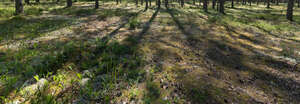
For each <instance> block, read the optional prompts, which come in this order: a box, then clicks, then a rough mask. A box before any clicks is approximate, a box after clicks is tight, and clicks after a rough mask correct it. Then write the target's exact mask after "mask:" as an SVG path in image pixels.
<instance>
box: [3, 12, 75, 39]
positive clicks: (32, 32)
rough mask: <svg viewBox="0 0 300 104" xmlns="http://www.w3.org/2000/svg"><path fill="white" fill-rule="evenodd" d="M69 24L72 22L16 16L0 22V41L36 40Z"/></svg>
mask: <svg viewBox="0 0 300 104" xmlns="http://www.w3.org/2000/svg"><path fill="white" fill-rule="evenodd" d="M71 23H72V20H66V19H54V18H40V19H27V18H26V17H23V16H16V17H13V18H11V19H9V20H6V21H3V22H0V28H1V30H0V37H1V39H2V40H4V39H5V40H10V39H26V38H36V37H39V36H42V35H43V34H44V33H47V32H50V31H54V30H56V29H59V28H63V27H65V26H68V25H70V24H71Z"/></svg>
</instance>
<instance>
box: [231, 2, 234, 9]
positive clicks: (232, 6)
mask: <svg viewBox="0 0 300 104" xmlns="http://www.w3.org/2000/svg"><path fill="white" fill-rule="evenodd" d="M231 8H234V2H233V0H231Z"/></svg>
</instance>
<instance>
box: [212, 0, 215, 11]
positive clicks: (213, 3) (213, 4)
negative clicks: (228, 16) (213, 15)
mask: <svg viewBox="0 0 300 104" xmlns="http://www.w3.org/2000/svg"><path fill="white" fill-rule="evenodd" d="M215 6H216V0H212V8H213V9H215Z"/></svg>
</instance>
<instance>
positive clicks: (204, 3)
mask: <svg viewBox="0 0 300 104" xmlns="http://www.w3.org/2000/svg"><path fill="white" fill-rule="evenodd" d="M207 2H208V0H204V1H203V9H204V11H205V12H207Z"/></svg>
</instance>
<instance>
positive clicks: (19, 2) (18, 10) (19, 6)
mask: <svg viewBox="0 0 300 104" xmlns="http://www.w3.org/2000/svg"><path fill="white" fill-rule="evenodd" d="M15 7H16V15H18V14H21V13H23V4H22V0H15Z"/></svg>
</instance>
